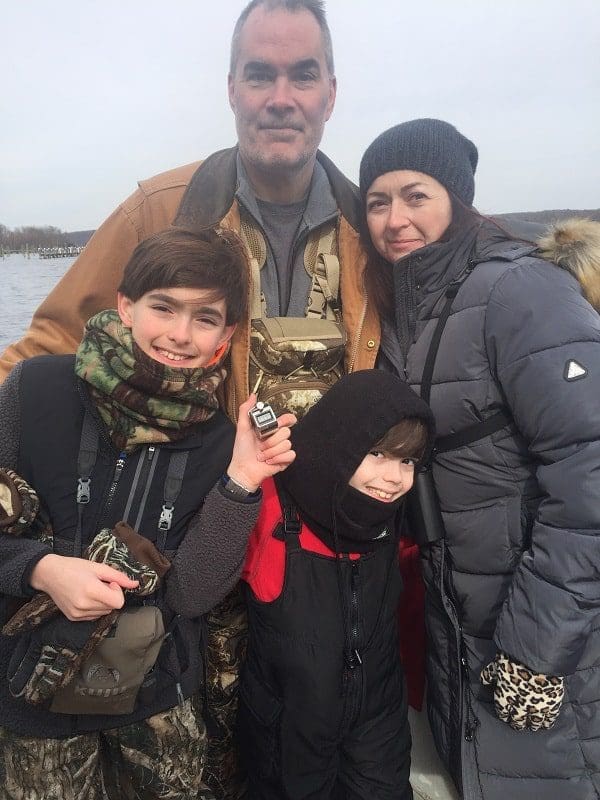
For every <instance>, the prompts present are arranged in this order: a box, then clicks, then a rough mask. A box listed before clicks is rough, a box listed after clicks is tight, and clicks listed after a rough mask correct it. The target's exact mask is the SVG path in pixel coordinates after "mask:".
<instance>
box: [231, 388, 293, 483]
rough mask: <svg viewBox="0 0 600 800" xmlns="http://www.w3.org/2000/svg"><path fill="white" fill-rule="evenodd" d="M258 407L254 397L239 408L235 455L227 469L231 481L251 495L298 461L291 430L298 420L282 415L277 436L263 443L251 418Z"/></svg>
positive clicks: (234, 447) (291, 415)
mask: <svg viewBox="0 0 600 800" xmlns="http://www.w3.org/2000/svg"><path fill="white" fill-rule="evenodd" d="M255 405H256V395H254V394H251V395H250V397H249V398H248V399H247V400H246V402H245V403H242V405H241V406H240V410H239V415H238V423H237V432H236V435H235V442H234V444H233V454H232V456H231V462H230V464H229V467H228V468H227V474H228V475H229V477H230V478H232V479H233V480H234V481H235V482H236V483H239V484H240V485H241V486H244V487H245V488H246V489H248V490H249V491H251V492H255V491H256V490H257V489H259V488H260V485H261V483H262V482H263V481H264V480H265V478H269V477H271V476H272V475H276V474H277V473H278V472H281V471H282V470H284V469H285V468H286V467H287V466H289V465H290V464H291V463H292V461H293V460H294V459H295V458H296V453H295V452H294V451H293V450H292V445H291V443H290V428H291V427H292V425H294V424H295V423H296V417H295V416H294V415H293V414H282V415H281V416H280V417H278V418H277V422H278V424H279V428H278V429H277V430H276V431H275V433H273V434H271V436H269V437H268V438H266V439H262V440H261V439H259V438H258V436H257V435H256V432H255V430H254V428H253V426H252V423H251V422H250V418H249V416H248V412H249V411H250V409H251V408H253V407H254V406H255Z"/></svg>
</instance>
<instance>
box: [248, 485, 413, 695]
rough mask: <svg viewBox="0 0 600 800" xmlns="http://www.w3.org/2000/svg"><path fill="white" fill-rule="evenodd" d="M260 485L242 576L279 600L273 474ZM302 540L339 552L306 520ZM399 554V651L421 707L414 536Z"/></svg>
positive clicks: (309, 546) (264, 596)
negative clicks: (259, 504)
mask: <svg viewBox="0 0 600 800" xmlns="http://www.w3.org/2000/svg"><path fill="white" fill-rule="evenodd" d="M262 489H263V502H262V508H261V511H260V515H259V518H258V521H257V523H256V526H255V528H254V530H253V531H252V534H251V536H250V540H249V542H248V551H247V553H246V561H245V564H244V568H243V570H242V579H243V580H245V581H246V583H247V584H248V585H249V586H250V588H251V589H252V592H253V594H254V596H255V597H256V598H257V599H258V600H260V601H262V602H265V603H268V602H272V601H273V600H276V599H277V598H278V597H279V595H280V594H281V590H282V589H283V581H284V578H285V543H284V542H283V541H281V540H280V539H276V538H275V537H274V536H273V532H274V530H275V528H276V527H277V525H278V524H279V523H280V522H281V521H282V514H281V506H280V503H279V498H278V496H277V491H276V489H275V483H274V482H273V480H272V479H271V478H269V479H268V480H266V481H265V482H264V483H263V486H262ZM300 544H301V546H302V548H303V549H304V550H309V551H310V552H312V553H318V554H319V555H323V556H329V557H330V558H335V553H334V552H333V550H330V549H329V547H327V545H325V544H324V543H323V542H322V541H321V539H319V538H318V537H317V536H316V535H315V534H314V533H313V532H312V531H311V530H309V528H307V526H306V525H302V529H301V531H300ZM349 558H350V559H353V560H354V559H358V558H360V554H359V553H350V554H349ZM399 558H400V572H401V573H402V580H403V582H404V589H403V592H402V600H401V601H400V607H399V609H398V621H399V625H400V634H401V635H400V657H401V659H402V664H403V666H404V671H405V673H406V679H407V683H408V699H409V703H410V704H411V706H414V707H415V708H417V709H420V708H421V705H422V702H423V689H424V681H425V624H424V608H423V598H424V589H423V581H422V579H421V571H420V564H419V548H418V547H417V545H416V544H414V543H413V542H412V541H411V540H410V539H406V538H402V539H401V541H400V550H399Z"/></svg>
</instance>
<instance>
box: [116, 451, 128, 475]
mask: <svg viewBox="0 0 600 800" xmlns="http://www.w3.org/2000/svg"><path fill="white" fill-rule="evenodd" d="M126 459H127V453H126V452H125V451H124V450H123V451H122V452H120V453H119V457H118V458H117V463H116V464H115V474H114V476H113V481H118V480H119V478H120V477H121V473H122V472H123V467H124V466H125V460H126Z"/></svg>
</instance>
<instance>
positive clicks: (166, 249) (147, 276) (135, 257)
mask: <svg viewBox="0 0 600 800" xmlns="http://www.w3.org/2000/svg"><path fill="white" fill-rule="evenodd" d="M175 288H186V289H204V290H208V291H210V292H211V297H210V302H216V301H218V300H221V299H224V300H225V305H226V324H227V325H233V324H235V323H236V322H239V321H240V319H242V317H243V316H244V315H245V312H246V308H247V303H248V265H247V260H246V255H245V252H244V246H243V244H242V242H241V241H240V239H239V237H238V236H237V235H236V234H235V233H233V232H232V231H228V230H223V229H219V230H218V231H216V230H215V229H214V228H206V229H205V230H203V231H199V232H197V233H192V232H191V231H187V230H184V229H183V228H169V229H168V230H165V231H162V232H161V233H156V234H154V236H150V237H149V238H148V239H144V241H143V242H140V243H139V244H138V246H137V247H136V248H135V250H134V251H133V253H132V255H131V258H130V259H129V261H128V262H127V265H126V267H125V271H124V273H123V280H122V281H121V285H120V286H119V292H121V293H122V294H124V295H125V296H126V297H128V298H129V299H130V300H133V301H134V302H135V301H136V300H139V299H140V297H142V296H143V295H145V294H146V293H147V292H152V291H155V290H156V289H175Z"/></svg>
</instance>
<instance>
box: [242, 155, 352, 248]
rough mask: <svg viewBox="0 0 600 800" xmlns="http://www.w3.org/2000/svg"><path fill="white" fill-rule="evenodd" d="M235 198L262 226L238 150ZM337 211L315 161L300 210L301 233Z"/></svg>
mask: <svg viewBox="0 0 600 800" xmlns="http://www.w3.org/2000/svg"><path fill="white" fill-rule="evenodd" d="M235 198H236V200H237V201H238V202H239V203H240V205H241V206H242V207H243V208H245V209H246V211H248V212H249V213H250V214H251V216H252V217H254V219H255V220H256V221H257V222H258V223H259V224H260V225H261V226H262V215H261V212H260V207H259V205H258V203H257V200H256V197H255V196H254V192H253V191H252V187H251V186H250V181H249V180H248V176H247V174H246V169H245V167H244V164H243V162H242V159H241V157H240V154H239V152H238V156H237V191H236V193H235ZM338 213H339V212H338V207H337V203H336V201H335V197H334V196H333V193H332V191H331V186H330V184H329V180H328V178H327V173H326V172H325V170H324V169H323V167H322V166H321V165H320V164H319V162H318V161H317V163H316V164H315V169H314V172H313V176H312V180H311V182H310V188H309V192H308V197H307V198H306V205H305V208H304V211H303V212H302V230H303V233H304V234H305V233H308V232H310V231H311V230H313V229H314V228H318V227H320V226H321V225H323V224H324V223H325V222H329V221H330V220H331V219H335V218H336V217H337V215H338Z"/></svg>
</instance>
